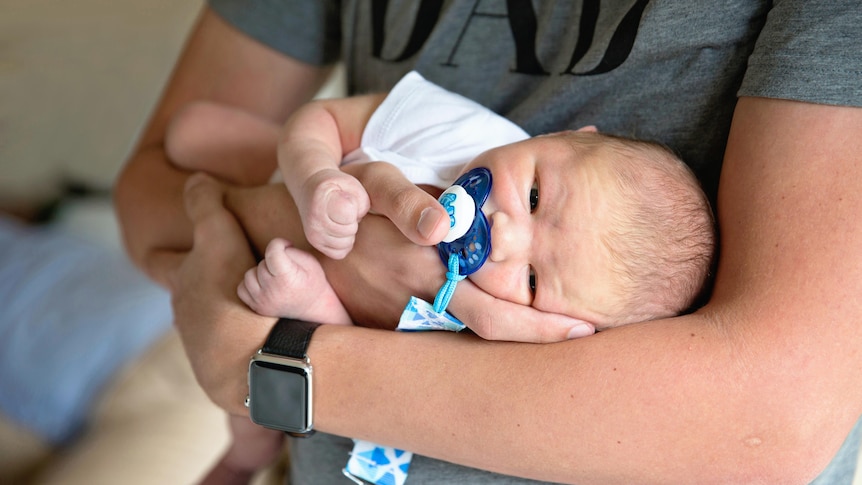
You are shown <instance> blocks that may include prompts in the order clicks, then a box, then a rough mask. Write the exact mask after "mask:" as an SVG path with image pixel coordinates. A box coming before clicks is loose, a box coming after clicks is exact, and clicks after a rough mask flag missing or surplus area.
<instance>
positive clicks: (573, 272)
mask: <svg viewBox="0 0 862 485" xmlns="http://www.w3.org/2000/svg"><path fill="white" fill-rule="evenodd" d="M474 167H486V168H488V169H490V171H491V174H492V177H493V185H492V188H491V194H490V196H489V197H488V201H487V202H486V203H485V206H484V207H483V210H484V212H485V214H486V215H487V217H488V220H489V223H490V224H491V248H492V250H491V254H490V256H489V258H488V260H487V262H486V263H485V265H484V266H483V267H482V268H481V269H479V270H478V271H477V272H476V273H474V274H473V275H471V276H470V279H471V280H472V281H473V282H474V283H475V284H476V285H477V286H479V287H480V288H482V289H483V290H485V291H486V292H488V293H490V294H492V295H494V296H496V297H498V298H502V299H506V300H509V301H513V302H516V303H522V304H526V305H532V306H533V307H535V308H537V309H539V310H542V311H547V312H553V313H561V314H566V315H569V316H572V317H575V318H579V319H582V320H586V321H588V322H590V323H593V324H594V325H595V326H596V328H598V329H602V328H608V327H613V326H618V325H623V324H626V323H632V322H638V321H645V320H652V319H656V318H662V317H669V316H673V315H677V314H679V313H681V312H683V311H685V310H686V309H688V308H689V307H690V306H691V305H692V303H693V302H694V301H695V299H696V297H697V296H698V295H699V293H700V292H701V289H702V288H703V286H704V282H705V281H706V278H707V275H708V273H709V270H710V267H711V264H712V259H713V254H714V252H715V245H716V236H715V227H714V221H713V217H712V212H711V210H710V207H709V203H708V201H707V199H706V196H705V195H704V194H703V192H702V191H701V189H700V186H699V184H698V181H697V179H696V178H695V177H694V175H693V174H692V173H691V171H690V170H689V169H688V167H687V166H686V165H685V164H684V163H683V162H682V161H680V160H679V159H678V158H677V157H676V156H674V154H673V153H672V152H670V151H669V150H668V149H666V148H664V147H662V146H660V145H658V144H655V143H651V142H643V141H636V140H629V139H624V138H620V137H615V136H610V135H605V134H600V133H596V132H594V131H577V132H574V131H569V132H562V133H555V134H551V135H544V136H539V137H535V138H531V139H529V140H525V141H522V142H519V143H514V144H511V145H506V146H503V147H500V148H496V149H493V150H489V151H487V152H485V153H483V154H481V155H480V156H478V157H477V158H476V159H475V160H474V161H472V162H471V163H470V164H469V166H468V167H467V168H466V170H469V169H472V168H474Z"/></svg>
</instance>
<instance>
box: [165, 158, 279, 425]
mask: <svg viewBox="0 0 862 485" xmlns="http://www.w3.org/2000/svg"><path fill="white" fill-rule="evenodd" d="M223 199H224V189H223V188H222V187H221V186H220V185H219V184H218V183H217V182H216V181H215V180H214V179H212V178H211V177H209V176H206V175H203V174H195V175H193V176H192V177H190V178H189V180H188V182H187V183H186V188H185V206H186V212H187V214H188V217H189V219H190V220H191V223H192V225H193V226H194V235H193V246H192V249H191V251H190V252H189V253H188V255H187V256H186V257H185V259H184V260H183V262H182V264H181V265H180V266H179V268H178V269H177V270H176V271H175V272H174V273H173V274H172V275H171V277H170V279H169V287H170V290H171V294H172V297H173V298H172V304H173V310H174V324H175V325H176V327H177V329H178V331H179V333H180V337H181V338H182V341H183V345H184V347H185V350H186V354H187V355H188V357H189V360H190V362H191V365H192V369H193V370H194V373H195V377H196V378H197V380H198V383H200V385H201V387H203V389H204V391H205V392H206V393H207V395H208V396H209V397H210V399H211V400H212V401H213V402H215V403H216V405H218V406H219V407H221V408H223V409H225V410H226V411H228V412H231V413H234V414H247V410H246V408H245V406H244V405H243V402H244V399H245V395H246V394H247V391H248V384H247V382H246V381H247V377H246V369H247V368H248V361H249V359H250V358H251V356H252V355H253V354H254V352H255V351H256V350H257V349H258V348H260V346H261V345H262V344H263V341H264V340H265V339H266V336H267V335H268V333H269V331H270V329H271V328H272V325H273V324H274V323H275V319H274V318H271V317H262V316H259V315H257V314H255V313H253V312H251V311H250V310H249V309H248V308H247V307H246V306H245V305H244V304H243V303H242V302H241V301H240V300H239V297H238V296H237V292H236V288H237V284H238V283H239V282H240V281H241V279H242V276H243V274H244V273H245V271H246V270H247V269H248V268H250V267H252V266H254V264H255V260H254V257H253V255H252V252H251V249H250V248H249V245H248V242H247V240H246V237H245V233H244V232H243V230H242V228H241V227H240V226H239V224H238V223H237V220H236V219H235V218H234V216H233V214H231V213H230V212H229V211H228V210H227V209H225V207H224V204H223Z"/></svg>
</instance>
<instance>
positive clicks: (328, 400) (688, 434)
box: [309, 316, 855, 484]
mask: <svg viewBox="0 0 862 485" xmlns="http://www.w3.org/2000/svg"><path fill="white" fill-rule="evenodd" d="M318 332H319V333H318V334H315V338H314V339H313V340H312V345H311V348H310V354H309V355H310V356H311V360H312V362H313V363H315V364H314V365H315V379H316V382H315V386H316V387H315V396H314V399H315V405H316V412H315V420H316V425H317V426H318V427H319V428H320V429H321V430H324V431H329V432H334V433H337V434H342V435H346V436H352V437H357V438H365V439H369V440H372V441H375V442H379V443H384V444H388V445H392V446H397V447H401V448H404V449H409V450H412V451H414V452H417V453H420V454H423V455H427V456H432V457H437V458H440V459H444V460H448V461H452V462H456V463H460V464H464V465H469V466H474V467H478V468H482V469H488V470H492V471H497V472H501V473H507V474H513V475H520V476H526V477H532V478H537V479H544V480H552V481H561V482H566V483H603V484H606V483H758V482H759V483H787V482H788V481H789V480H788V478H789V477H794V478H795V479H798V480H799V481H804V479H806V478H811V477H812V476H813V475H814V474H816V467H817V466H823V465H825V462H826V461H827V460H828V458H829V457H831V455H832V453H834V451H835V450H836V449H837V447H838V445H839V444H840V439H836V438H835V433H832V434H831V435H828V433H826V432H825V430H827V429H828V430H834V429H841V428H842V427H844V428H845V429H849V426H850V424H851V423H852V420H853V419H855V417H853V416H850V415H849V413H847V412H846V411H847V410H846V408H844V409H841V410H840V411H838V409H840V407H836V409H833V410H831V411H829V413H828V414H829V415H828V416H827V415H825V413H822V412H818V410H817V409H814V408H816V407H817V405H816V403H814V402H812V396H814V395H818V394H821V395H822V393H823V391H825V389H823V388H818V386H817V385H815V384H814V383H816V382H817V378H816V374H817V373H818V372H825V371H827V369H826V368H825V367H826V366H825V365H824V366H823V368H821V367H820V366H811V365H806V361H807V360H808V357H809V356H808V355H800V354H796V355H794V354H793V352H789V349H787V348H784V349H779V348H775V347H772V346H761V345H756V344H754V345H752V344H751V343H750V342H747V340H748V338H751V339H753V340H755V341H756V340H758V339H759V340H760V341H761V342H763V341H764V340H763V339H762V338H760V337H763V336H762V335H760V336H758V335H742V334H739V335H729V334H728V333H727V332H726V328H725V327H723V326H722V324H721V323H720V322H716V321H715V318H714V316H713V317H705V316H691V317H686V318H682V319H676V320H671V321H665V322H654V323H651V324H646V325H635V326H630V327H626V328H621V329H615V330H613V331H608V332H605V333H601V334H598V335H596V336H593V337H588V338H586V339H581V340H574V341H569V342H565V343H559V344H550V345H535V344H519V343H500V342H486V341H482V340H479V339H476V338H472V337H467V336H464V335H449V334H446V335H442V334H436V335H428V334H399V333H392V332H380V331H368V330H362V329H356V328H334V327H326V328H321V329H320V330H319V331H318ZM757 352H766V353H767V354H768V357H770V358H779V359H783V361H784V364H785V365H786V366H787V368H792V369H805V370H804V371H802V372H799V373H798V374H797V373H794V372H786V371H775V370H773V369H771V368H763V367H758V366H753V365H751V364H752V363H754V362H756V361H757V359H759V358H760V357H762V356H756V355H755V353H757ZM381 356H386V357H385V358H382V357H381ZM369 363H373V364H369ZM824 364H825V363H824ZM806 367H807V368H806ZM440 386H443V387H445V389H446V392H440ZM830 391H834V389H831V390H830ZM831 395H832V396H834V395H836V394H835V393H834V392H831ZM512 457H517V459H512Z"/></svg>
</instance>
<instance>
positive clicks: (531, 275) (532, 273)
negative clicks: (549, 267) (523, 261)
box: [528, 266, 536, 296]
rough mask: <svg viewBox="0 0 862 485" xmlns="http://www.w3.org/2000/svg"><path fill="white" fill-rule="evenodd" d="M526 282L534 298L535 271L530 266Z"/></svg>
mask: <svg viewBox="0 0 862 485" xmlns="http://www.w3.org/2000/svg"><path fill="white" fill-rule="evenodd" d="M528 282H529V285H530V294H531V295H533V296H536V271H535V270H534V269H533V267H532V266H530V272H529V276H528Z"/></svg>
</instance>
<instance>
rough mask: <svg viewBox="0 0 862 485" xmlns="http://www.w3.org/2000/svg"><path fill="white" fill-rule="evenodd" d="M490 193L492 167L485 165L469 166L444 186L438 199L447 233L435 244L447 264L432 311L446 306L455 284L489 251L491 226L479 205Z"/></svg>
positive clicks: (471, 272) (470, 271)
mask: <svg viewBox="0 0 862 485" xmlns="http://www.w3.org/2000/svg"><path fill="white" fill-rule="evenodd" d="M490 193H491V171H490V170H488V169H487V168H484V167H478V168H474V169H472V170H470V171H469V172H467V173H465V174H464V175H461V176H460V177H458V180H456V181H455V183H454V184H452V186H451V187H449V188H448V189H446V191H444V192H443V194H441V195H440V198H439V199H438V200H439V201H440V203H441V204H442V205H443V207H444V208H445V209H446V212H447V213H448V214H449V233H448V234H447V235H446V237H445V238H443V242H441V243H440V244H438V245H437V252H438V254H439V255H440V259H441V260H443V263H444V264H445V265H446V267H447V269H448V271H447V272H446V283H444V284H443V286H442V287H441V288H440V291H438V292H437V296H436V297H435V298H434V311H436V312H438V313H442V312H443V311H445V310H446V307H447V306H449V300H450V299H451V298H452V295H453V294H454V293H455V286H456V285H457V284H458V282H459V281H461V280H463V279H464V278H465V277H466V276H467V275H470V274H473V273H475V272H476V271H477V270H478V269H479V268H481V267H482V265H483V264H485V261H486V260H487V259H488V256H489V255H490V254H491V226H490V224H488V218H487V217H485V213H484V212H482V206H483V205H484V204H485V201H487V200H488V195H489V194H490Z"/></svg>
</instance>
